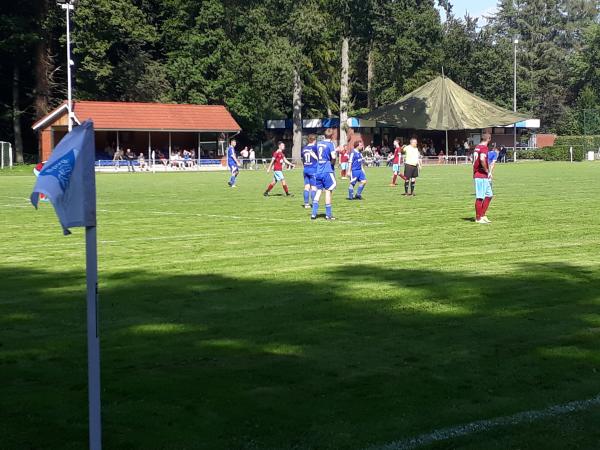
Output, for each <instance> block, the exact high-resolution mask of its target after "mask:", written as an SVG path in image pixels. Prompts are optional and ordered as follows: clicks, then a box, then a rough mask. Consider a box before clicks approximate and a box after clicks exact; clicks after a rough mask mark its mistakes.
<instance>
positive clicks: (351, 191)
mask: <svg viewBox="0 0 600 450" xmlns="http://www.w3.org/2000/svg"><path fill="white" fill-rule="evenodd" d="M348 198H349V199H350V200H352V199H353V198H354V184H352V183H350V186H348Z"/></svg>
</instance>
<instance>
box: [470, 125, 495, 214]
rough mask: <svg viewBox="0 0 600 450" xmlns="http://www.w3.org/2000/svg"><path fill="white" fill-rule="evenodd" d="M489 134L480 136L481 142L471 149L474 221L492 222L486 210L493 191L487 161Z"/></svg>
mask: <svg viewBox="0 0 600 450" xmlns="http://www.w3.org/2000/svg"><path fill="white" fill-rule="evenodd" d="M490 140H491V136H490V134H489V133H484V134H483V135H482V136H481V142H480V143H479V145H477V146H476V147H475V150H474V151H473V179H474V180H475V222H477V223H483V224H488V223H492V222H491V220H489V219H488V218H487V215H486V214H487V210H488V207H489V206H490V202H491V201H492V197H493V196H494V193H493V192H492V183H491V175H492V174H491V172H490V163H489V157H488V156H489V155H488V153H489V150H488V144H489V143H490Z"/></svg>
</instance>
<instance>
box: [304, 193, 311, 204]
mask: <svg viewBox="0 0 600 450" xmlns="http://www.w3.org/2000/svg"><path fill="white" fill-rule="evenodd" d="M309 198H310V191H307V190H305V191H304V204H305V205H308V199H309Z"/></svg>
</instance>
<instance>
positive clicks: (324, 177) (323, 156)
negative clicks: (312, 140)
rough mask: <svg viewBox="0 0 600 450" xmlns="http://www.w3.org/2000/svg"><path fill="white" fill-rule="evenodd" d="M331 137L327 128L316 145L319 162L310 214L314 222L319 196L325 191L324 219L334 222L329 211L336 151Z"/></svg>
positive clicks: (330, 132)
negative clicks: (323, 136)
mask: <svg viewBox="0 0 600 450" xmlns="http://www.w3.org/2000/svg"><path fill="white" fill-rule="evenodd" d="M332 137H333V130H332V129H331V128H327V129H326V130H325V139H324V140H323V141H319V142H318V143H317V157H318V158H319V162H318V165H317V174H316V180H317V193H316V194H315V198H314V200H313V208H312V214H311V216H310V218H311V219H312V220H315V219H316V218H317V213H318V212H319V200H320V199H321V194H322V193H323V191H325V219H327V220H335V217H333V214H332V211H331V197H332V196H333V191H334V190H335V188H336V186H337V183H336V181H335V173H334V171H333V168H334V167H335V160H336V157H337V155H336V151H335V146H334V145H333V142H332V141H331V138H332Z"/></svg>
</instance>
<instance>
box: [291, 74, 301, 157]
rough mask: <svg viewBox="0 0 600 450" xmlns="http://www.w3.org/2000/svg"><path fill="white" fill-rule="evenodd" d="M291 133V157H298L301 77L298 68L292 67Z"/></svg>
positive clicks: (299, 150)
mask: <svg viewBox="0 0 600 450" xmlns="http://www.w3.org/2000/svg"><path fill="white" fill-rule="evenodd" d="M292 103H293V122H294V125H293V127H294V128H293V133H294V145H293V147H292V158H293V159H300V152H301V151H302V79H301V78H300V72H299V71H298V69H294V90H293V97H292Z"/></svg>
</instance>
